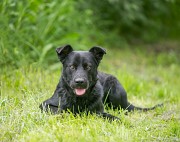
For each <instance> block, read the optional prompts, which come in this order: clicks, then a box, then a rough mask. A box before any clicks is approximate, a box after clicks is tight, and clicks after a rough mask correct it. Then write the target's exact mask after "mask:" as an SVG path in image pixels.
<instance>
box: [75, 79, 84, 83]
mask: <svg viewBox="0 0 180 142" xmlns="http://www.w3.org/2000/svg"><path fill="white" fill-rule="evenodd" d="M84 82H85V80H84V78H76V79H75V83H76V84H83V83H84Z"/></svg>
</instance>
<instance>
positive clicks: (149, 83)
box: [0, 50, 180, 142]
mask: <svg viewBox="0 0 180 142" xmlns="http://www.w3.org/2000/svg"><path fill="white" fill-rule="evenodd" d="M108 52H109V54H107V56H105V57H104V60H103V61H102V64H101V65H100V70H103V71H105V72H107V73H111V74H113V75H115V76H116V77H117V78H118V79H119V80H120V81H121V83H122V85H123V86H124V87H125V89H126V90H127V93H128V98H129V101H130V102H131V103H133V104H135V105H137V106H144V107H150V106H153V105H155V104H158V103H162V102H163V103H164V107H162V108H158V109H156V110H154V111H150V112H146V113H139V112H134V113H130V114H128V115H124V113H123V111H117V110H116V111H113V110H111V109H107V110H106V111H108V112H110V113H111V114H113V115H115V116H118V117H120V118H121V120H122V121H121V122H108V121H107V120H104V119H102V118H100V117H97V116H95V115H88V116H86V115H82V116H77V117H74V116H73V115H72V114H63V115H55V116H54V115H49V114H45V113H41V112H40V110H39V108H38V106H39V104H40V103H41V102H42V101H43V100H45V99H47V98H48V97H51V95H52V94H53V91H54V89H55V87H56V84H57V82H58V80H59V76H60V71H61V67H60V66H61V65H60V63H59V69H57V70H44V69H43V68H41V67H38V66H39V65H36V64H34V65H30V66H26V67H22V68H20V69H18V70H14V71H12V72H8V71H6V72H4V74H1V95H0V127H1V129H0V141H18V142H19V141H30V142H32V141H37V142H39V141H42V142H46V141H47V142H49V141H73V142H74V141H77V142H79V141H86V142H88V141H89V142H91V141H111V142H112V141H114V142H117V141H122V142H123V141H133V142H134V141H168V142H169V141H179V140H180V139H179V138H180V127H179V126H180V122H179V119H180V112H179V109H180V108H179V103H180V97H179V94H178V93H179V84H180V79H179V76H180V72H179V65H178V64H172V65H170V66H162V65H153V64H150V63H149V60H150V58H152V57H153V56H152V57H151V56H149V57H147V58H145V56H146V55H145V54H144V53H143V52H142V53H139V54H136V60H132V57H133V56H135V53H133V52H129V51H128V52H126V51H125V50H124V51H123V50H115V51H113V50H108ZM112 55H116V57H115V56H112ZM123 56H124V57H123ZM127 56H129V57H127ZM139 60H143V64H139Z"/></svg>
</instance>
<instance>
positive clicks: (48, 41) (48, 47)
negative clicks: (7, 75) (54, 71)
mask: <svg viewBox="0 0 180 142" xmlns="http://www.w3.org/2000/svg"><path fill="white" fill-rule="evenodd" d="M178 11H179V1H178V0H158V1H157V0H146V1H138V0H137V1H132V0H103V1H97V0H89V1H84V0H78V1H76V0H68V1H67V0H61V1H59V0H54V1H50V0H46V1H43V0H38V1H37V0H28V1H18V0H3V1H1V2H0V66H1V67H3V68H7V69H8V70H9V69H14V68H19V67H20V66H22V65H28V64H31V63H34V62H39V63H40V64H41V65H45V66H47V65H49V64H51V63H54V62H56V61H57V58H56V57H55V54H54V53H55V48H56V47H58V46H60V45H64V44H72V45H73V46H74V47H75V48H76V49H87V47H90V46H94V45H101V46H105V47H106V46H109V47H116V48H117V47H118V48H120V47H126V46H127V41H129V40H131V41H133V39H136V40H135V41H138V40H144V41H146V40H149V39H161V38H163V37H178V35H179V34H178V33H177V31H178V29H179V25H180V24H179V21H180V20H179V14H178Z"/></svg>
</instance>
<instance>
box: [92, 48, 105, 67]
mask: <svg viewBox="0 0 180 142" xmlns="http://www.w3.org/2000/svg"><path fill="white" fill-rule="evenodd" d="M89 52H91V53H92V54H93V55H94V57H95V58H96V60H97V62H98V64H99V63H100V61H101V60H102V58H103V55H104V54H106V50H105V49H104V48H102V47H99V46H94V47H92V48H91V49H90V50H89Z"/></svg>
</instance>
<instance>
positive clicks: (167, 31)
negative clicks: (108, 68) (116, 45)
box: [80, 0, 180, 41]
mask: <svg viewBox="0 0 180 142" xmlns="http://www.w3.org/2000/svg"><path fill="white" fill-rule="evenodd" d="M82 3H83V4H82V5H83V7H82V5H80V9H82V11H83V10H84V9H90V10H91V11H92V15H93V20H94V23H95V24H96V26H98V27H99V28H100V29H101V30H102V31H103V30H105V31H116V33H118V35H121V36H123V37H125V38H126V39H128V40H133V39H137V40H141V39H143V40H145V41H150V40H151V41H152V40H158V39H160V38H167V37H170V35H171V36H172V35H173V36H178V37H179V34H177V33H173V32H174V31H175V30H178V29H180V26H179V16H178V11H179V6H180V3H179V1H178V0H158V1H157V0H145V1H141V0H136V1H133V0H103V1H97V0H90V1H83V0H82ZM172 31H173V32H172ZM159 37H160V38H159Z"/></svg>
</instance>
